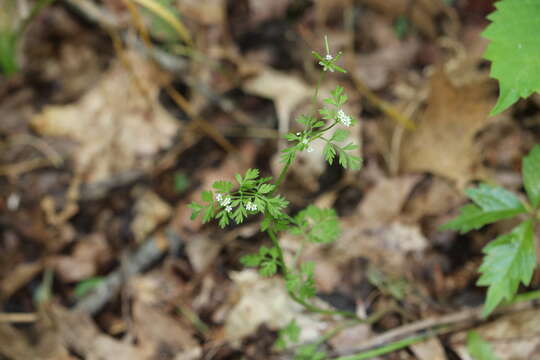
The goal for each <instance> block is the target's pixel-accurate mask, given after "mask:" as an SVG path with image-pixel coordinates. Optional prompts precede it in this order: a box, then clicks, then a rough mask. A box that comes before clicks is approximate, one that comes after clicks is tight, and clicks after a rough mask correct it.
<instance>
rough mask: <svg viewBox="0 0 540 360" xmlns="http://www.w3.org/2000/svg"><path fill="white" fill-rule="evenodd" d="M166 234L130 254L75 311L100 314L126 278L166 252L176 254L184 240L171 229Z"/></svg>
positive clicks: (157, 236) (147, 241) (156, 237)
mask: <svg viewBox="0 0 540 360" xmlns="http://www.w3.org/2000/svg"><path fill="white" fill-rule="evenodd" d="M165 233H166V235H163V234H160V235H155V236H151V237H150V238H148V239H147V240H146V242H144V243H143V244H142V245H141V246H140V247H139V248H138V249H137V251H135V252H134V253H132V254H129V255H128V256H127V259H126V261H125V263H124V264H123V265H122V266H121V267H118V268H117V269H116V270H115V271H113V272H111V273H110V274H109V275H107V277H106V278H105V279H104V280H103V281H102V282H101V283H100V284H99V285H98V286H96V287H95V288H94V289H93V291H92V292H91V293H90V294H88V295H87V296H85V297H84V298H83V299H81V300H80V301H79V302H78V303H77V304H76V305H75V310H76V311H81V312H83V313H87V314H91V315H94V314H96V313H98V312H99V311H100V310H101V309H102V308H103V306H105V304H107V303H108V302H109V301H110V300H111V299H112V298H113V297H115V296H116V295H117V294H118V293H119V291H120V288H121V287H122V283H123V280H124V278H125V277H126V276H133V275H136V274H138V273H140V272H142V271H144V270H145V269H147V268H148V267H149V266H150V265H152V264H153V263H154V262H156V261H157V260H158V259H160V258H161V257H162V256H163V255H164V254H165V252H166V251H169V252H175V251H176V249H178V248H179V247H180V246H181V244H182V239H180V237H179V236H178V234H177V233H176V232H175V231H174V230H172V229H171V228H168V229H166V230H165Z"/></svg>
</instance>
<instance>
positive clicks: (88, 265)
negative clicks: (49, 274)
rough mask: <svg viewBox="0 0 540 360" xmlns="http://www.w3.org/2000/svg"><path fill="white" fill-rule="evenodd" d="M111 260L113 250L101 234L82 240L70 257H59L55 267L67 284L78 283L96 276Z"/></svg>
mask: <svg viewBox="0 0 540 360" xmlns="http://www.w3.org/2000/svg"><path fill="white" fill-rule="evenodd" d="M110 259H111V249H110V247H109V243H108V242H107V239H105V236H104V235H103V234H101V233H95V234H91V235H88V236H87V237H85V238H83V239H81V240H80V241H79V242H78V243H77V244H76V245H75V248H74V249H73V253H72V254H71V255H70V256H58V257H56V258H55V259H54V267H55V270H56V273H57V274H58V276H59V277H60V278H61V279H62V280H63V281H65V282H76V281H81V280H84V279H88V278H89V277H92V276H95V275H96V273H97V271H98V270H99V266H100V265H102V264H106V263H107V262H109V260H110Z"/></svg>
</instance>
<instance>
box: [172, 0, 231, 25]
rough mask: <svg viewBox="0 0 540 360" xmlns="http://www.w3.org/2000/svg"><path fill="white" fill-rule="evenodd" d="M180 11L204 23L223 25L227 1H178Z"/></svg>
mask: <svg viewBox="0 0 540 360" xmlns="http://www.w3.org/2000/svg"><path fill="white" fill-rule="evenodd" d="M176 3H177V4H178V8H179V9H180V13H181V14H182V15H184V16H186V17H188V18H190V19H194V20H195V21H197V22H199V23H201V24H203V25H223V22H224V20H225V3H224V1H223V0H183V1H177V2H176Z"/></svg>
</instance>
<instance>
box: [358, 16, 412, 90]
mask: <svg viewBox="0 0 540 360" xmlns="http://www.w3.org/2000/svg"><path fill="white" fill-rule="evenodd" d="M364 28H365V30H369V32H368V34H369V36H371V37H373V41H374V42H376V44H377V46H378V48H377V49H376V50H375V51H373V52H372V53H369V54H359V55H357V56H356V67H355V68H354V69H352V70H353V71H354V72H355V74H356V75H358V77H359V78H360V80H362V81H363V82H364V84H365V85H366V86H368V87H369V88H371V89H373V90H379V89H382V88H383V87H384V86H386V85H387V84H388V81H389V80H390V77H391V75H392V74H393V73H396V72H398V71H403V70H405V69H407V67H409V66H410V65H411V63H412V62H413V61H414V59H415V57H416V56H417V53H418V50H419V49H420V44H419V42H418V39H416V38H415V37H410V38H408V39H406V40H400V39H399V38H398V37H397V35H396V32H395V30H394V29H393V28H392V27H391V25H390V24H389V23H388V21H386V20H384V19H383V18H381V17H380V16H375V15H372V16H367V18H366V22H365V25H364Z"/></svg>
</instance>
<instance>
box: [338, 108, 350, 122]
mask: <svg viewBox="0 0 540 360" xmlns="http://www.w3.org/2000/svg"><path fill="white" fill-rule="evenodd" d="M337 118H338V121H339V122H340V123H342V124H343V125H345V126H351V117H350V116H349V115H347V114H345V111H343V110H341V109H340V110H338V112H337Z"/></svg>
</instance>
